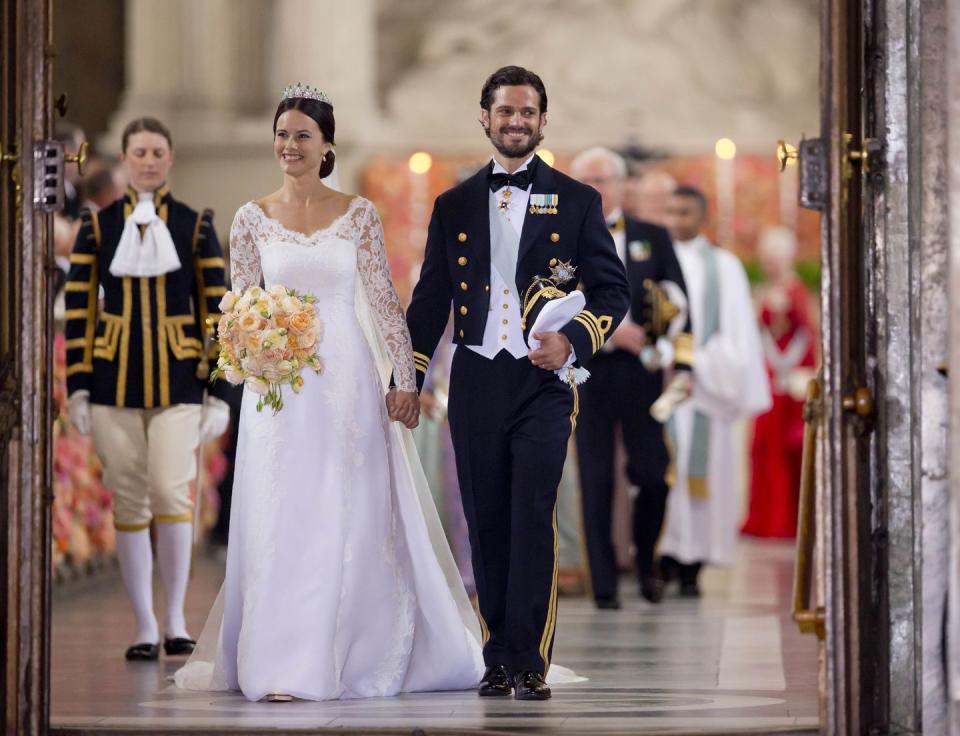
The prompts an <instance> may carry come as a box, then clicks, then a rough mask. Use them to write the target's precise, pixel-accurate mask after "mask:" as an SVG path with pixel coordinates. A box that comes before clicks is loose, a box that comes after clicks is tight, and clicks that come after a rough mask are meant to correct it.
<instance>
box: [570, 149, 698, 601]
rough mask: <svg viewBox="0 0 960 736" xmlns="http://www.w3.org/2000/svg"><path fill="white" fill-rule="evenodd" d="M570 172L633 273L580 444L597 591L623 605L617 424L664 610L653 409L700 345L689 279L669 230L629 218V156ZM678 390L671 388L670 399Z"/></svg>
mask: <svg viewBox="0 0 960 736" xmlns="http://www.w3.org/2000/svg"><path fill="white" fill-rule="evenodd" d="M571 169H572V173H573V175H574V176H575V177H576V178H577V179H579V180H580V181H582V182H583V183H585V184H589V185H590V186H593V187H595V188H596V189H597V190H598V191H599V192H600V195H601V198H602V201H603V211H604V216H605V218H606V220H607V225H608V227H609V229H610V233H611V235H612V236H613V240H614V243H615V244H616V248H617V252H618V254H619V256H620V259H621V260H622V261H623V262H624V264H625V266H626V269H627V277H628V279H629V282H630V298H631V302H630V313H629V314H628V315H627V316H626V317H624V320H623V322H622V323H621V324H620V327H619V328H618V329H617V330H616V332H615V333H614V334H613V336H612V337H611V339H610V342H608V343H607V344H606V345H605V346H604V347H603V349H602V350H601V351H600V352H599V353H597V355H596V356H595V357H594V359H593V360H592V361H591V363H590V372H591V374H592V376H591V378H590V380H589V381H588V382H587V384H586V385H585V386H584V387H583V389H582V391H581V398H582V402H581V414H580V420H579V422H578V427H577V430H578V431H577V434H576V440H577V459H578V461H579V464H580V479H581V498H582V502H583V526H584V533H585V535H586V543H587V555H588V558H589V562H590V578H591V588H592V591H593V596H594V601H595V603H596V605H597V607H598V608H619V607H620V601H619V598H618V596H617V569H616V560H615V555H614V548H613V542H612V539H611V521H612V510H613V489H614V473H615V472H616V470H617V468H615V467H614V449H615V447H614V441H615V429H616V428H617V427H618V426H619V427H620V432H621V436H622V438H623V444H624V448H625V450H626V455H627V476H628V478H629V481H630V484H631V485H632V486H634V487H636V488H637V489H638V495H637V498H636V499H635V501H634V504H633V531H634V544H635V547H636V564H637V573H638V575H639V578H640V593H641V595H643V597H644V598H646V599H647V600H648V601H650V602H651V603H658V602H660V600H661V599H662V598H663V580H662V577H661V574H660V571H659V569H658V567H657V565H656V564H655V562H654V549H655V547H656V543H657V538H658V537H659V536H660V530H661V527H662V526H663V517H664V512H665V509H666V503H667V492H668V490H669V487H668V484H667V480H666V476H667V472H668V468H669V465H670V455H669V453H668V451H667V445H666V441H665V434H664V427H663V424H661V423H660V422H658V421H657V420H656V419H654V418H653V417H652V416H651V414H650V410H651V408H652V407H653V405H654V403H655V402H656V401H657V400H658V398H659V397H660V396H661V393H662V392H663V391H664V374H663V369H662V367H663V365H664V364H666V363H670V362H673V366H674V368H675V369H676V370H677V374H678V375H679V374H680V373H681V372H682V373H685V375H684V376H683V381H681V382H680V383H683V382H684V381H685V382H686V383H687V385H689V383H688V382H689V371H690V363H691V361H692V358H693V356H692V352H693V339H692V336H691V331H690V322H689V318H688V316H687V314H688V312H687V309H686V296H685V285H684V280H683V273H682V272H681V270H680V263H679V261H678V260H677V256H676V253H675V252H674V249H673V243H672V241H671V240H670V235H669V233H668V232H667V231H666V230H665V229H663V228H662V227H659V226H657V225H654V224H652V223H647V222H641V221H639V220H634V219H633V218H630V217H627V216H625V215H624V213H623V209H622V204H623V196H624V195H623V184H624V180H625V178H626V174H627V167H626V163H625V162H624V160H623V158H621V157H620V156H619V155H617V154H616V153H614V152H613V151H610V150H609V149H606V148H599V147H598V148H591V149H589V150H587V151H584V152H583V153H581V154H580V155H578V156H577V157H576V158H575V159H574V160H573V163H572V166H571ZM676 392H677V389H676V384H674V390H673V391H672V392H671V394H673V393H676ZM680 398H681V399H682V398H685V393H681V396H680ZM661 403H663V402H661Z"/></svg>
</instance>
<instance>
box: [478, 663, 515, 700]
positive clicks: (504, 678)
mask: <svg viewBox="0 0 960 736" xmlns="http://www.w3.org/2000/svg"><path fill="white" fill-rule="evenodd" d="M512 692H513V685H511V684H510V675H508V674H507V668H506V667H504V666H503V665H499V664H495V665H493V666H491V667H487V669H486V671H485V672H484V673H483V679H482V680H480V686H479V687H478V688H477V694H478V695H479V696H480V697H481V698H490V697H498V696H502V695H510V693H512Z"/></svg>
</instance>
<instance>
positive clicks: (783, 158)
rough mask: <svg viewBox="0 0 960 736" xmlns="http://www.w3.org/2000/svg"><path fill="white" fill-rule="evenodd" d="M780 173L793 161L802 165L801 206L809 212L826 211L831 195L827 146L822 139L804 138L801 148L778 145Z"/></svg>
mask: <svg viewBox="0 0 960 736" xmlns="http://www.w3.org/2000/svg"><path fill="white" fill-rule="evenodd" d="M777 159H778V160H779V161H780V171H783V170H784V169H786V167H787V165H788V164H789V163H790V162H791V161H796V162H797V163H798V164H799V165H800V175H799V179H800V192H799V194H800V197H799V199H800V206H801V207H805V208H806V209H808V210H824V209H826V207H827V202H828V198H829V193H830V183H829V179H828V178H827V146H826V144H825V142H824V140H823V139H822V138H804V139H803V140H801V141H800V145H799V146H792V145H790V144H789V143H786V142H785V141H782V140H781V141H778V143H777Z"/></svg>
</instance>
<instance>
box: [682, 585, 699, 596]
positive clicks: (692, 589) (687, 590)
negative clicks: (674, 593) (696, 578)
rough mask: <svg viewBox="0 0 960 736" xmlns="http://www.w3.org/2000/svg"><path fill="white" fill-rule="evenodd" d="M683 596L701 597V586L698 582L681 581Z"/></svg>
mask: <svg viewBox="0 0 960 736" xmlns="http://www.w3.org/2000/svg"><path fill="white" fill-rule="evenodd" d="M680 597H681V598H699V597H700V586H699V585H698V584H697V583H695V582H694V583H680Z"/></svg>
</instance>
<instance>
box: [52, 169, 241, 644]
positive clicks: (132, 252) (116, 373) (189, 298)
mask: <svg viewBox="0 0 960 736" xmlns="http://www.w3.org/2000/svg"><path fill="white" fill-rule="evenodd" d="M135 212H139V213H140V214H134V213H135ZM144 217H146V219H145V220H144ZM212 219H213V213H212V212H210V211H209V210H207V211H205V212H202V213H200V212H196V211H194V210H192V209H190V208H189V207H187V206H186V205H185V204H182V203H180V202H178V201H176V200H175V199H174V198H173V197H172V196H171V195H170V191H169V190H168V189H167V188H166V187H161V188H160V189H158V190H157V191H156V192H153V193H152V194H150V193H143V194H138V193H137V192H136V191H134V190H133V189H130V190H128V192H127V193H126V195H125V196H124V197H123V198H121V199H119V200H117V201H116V202H114V203H113V204H111V205H110V206H108V207H106V208H104V209H102V210H100V211H99V212H98V213H96V214H93V213H91V212H90V211H89V210H84V211H83V213H82V215H81V226H80V231H79V233H78V234H77V241H76V244H75V245H74V250H73V253H72V254H71V256H70V262H71V267H70V273H69V275H68V277H67V285H66V297H65V298H66V318H67V326H66V338H67V341H66V348H67V388H68V391H69V394H70V403H71V418H73V417H74V416H76V421H77V422H78V428H79V429H80V430H81V431H91V432H92V434H93V443H94V447H95V448H96V451H97V455H98V456H99V458H100V461H101V463H102V464H103V482H104V485H105V486H106V487H107V488H108V489H109V490H110V492H111V494H112V496H113V517H114V526H115V528H116V530H117V535H116V536H117V559H118V561H119V564H120V571H121V577H122V578H123V582H124V586H125V588H126V589H127V595H128V597H129V599H130V602H131V605H132V607H133V612H134V615H135V617H136V619H137V633H136V638H135V643H134V644H133V646H131V647H130V648H128V649H127V653H126V658H127V659H130V660H156V659H157V657H158V656H159V644H158V642H157V638H158V627H157V622H156V619H155V616H154V611H153V584H152V580H153V577H152V573H153V552H152V549H151V542H150V529H149V527H150V525H151V523H155V524H156V558H157V564H158V567H159V569H160V577H161V579H162V581H163V586H164V590H165V596H164V600H165V608H166V613H165V617H164V622H163V626H164V637H165V638H164V642H163V646H164V651H165V652H166V653H167V654H168V655H179V654H189V653H190V652H192V651H193V648H194V646H195V643H194V641H193V639H191V638H190V636H189V634H188V633H187V628H186V621H185V618H184V613H183V608H184V599H185V595H186V588H187V581H188V579H189V572H190V553H191V548H192V540H193V523H192V522H193V514H194V504H193V501H192V500H191V497H190V484H191V482H193V481H194V480H195V479H196V475H197V459H196V453H197V448H198V447H199V445H200V441H201V433H202V432H203V431H210V430H211V428H212V426H215V424H213V422H214V421H215V420H216V415H217V414H218V413H219V414H221V415H222V414H224V413H225V412H224V410H225V405H224V404H223V402H222V401H221V400H220V398H221V397H222V396H224V394H225V392H226V391H227V390H228V389H227V388H226V386H222V385H215V386H212V387H210V388H209V389H208V388H207V383H208V382H207V378H208V376H209V375H210V372H211V370H212V368H213V366H214V365H215V362H216V357H217V345H216V343H215V342H214V340H213V327H212V322H213V321H214V320H216V319H218V318H219V311H220V308H219V304H220V299H221V298H222V296H223V294H224V293H225V292H226V289H225V286H224V260H223V254H222V253H221V251H220V245H219V243H218V242H217V235H216V232H215V231H214V229H213V222H212ZM137 228H139V237H137V233H138V230H137ZM131 236H133V237H131ZM118 254H120V255H121V256H122V257H118ZM131 257H132V258H133V259H135V261H136V262H135V263H134V262H131V260H129V259H130V258H131ZM151 260H152V263H151ZM177 261H178V262H179V263H177ZM111 269H113V271H111ZM144 273H151V274H156V275H149V276H146V275H129V274H144ZM101 289H102V298H103V304H102V306H101V305H100V294H101ZM208 320H209V322H208ZM206 392H209V396H205V393H206ZM75 409H76V414H74V410H75ZM207 412H209V414H208V417H209V418H210V419H211V423H207V422H206V420H205V416H204V415H205V413H207ZM204 424H207V427H206V430H204V429H203V425H204ZM198 491H199V489H198Z"/></svg>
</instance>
